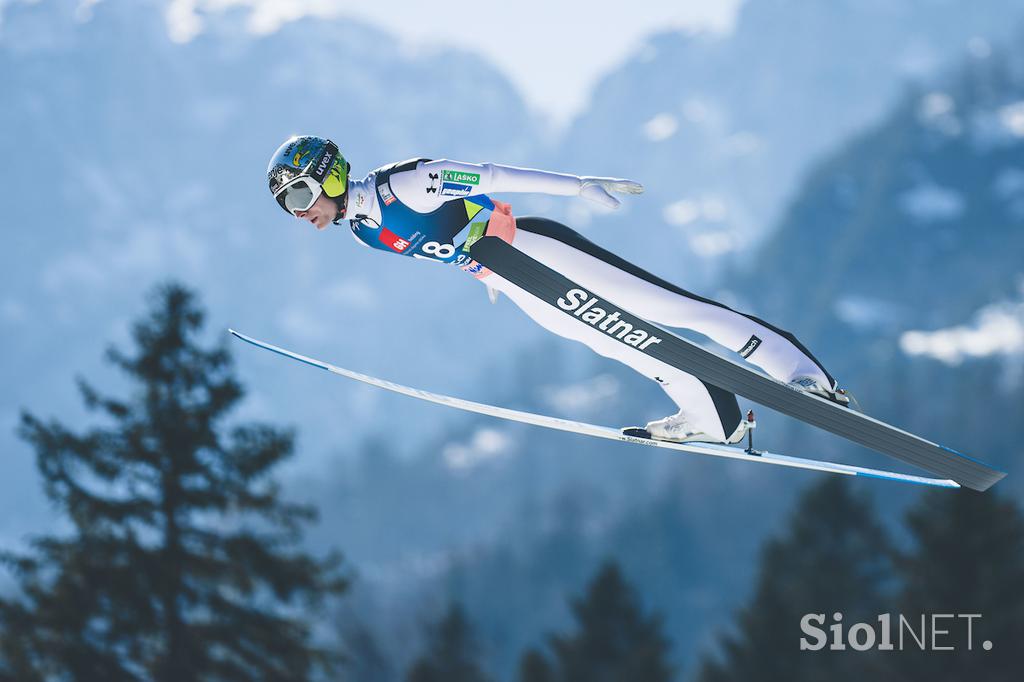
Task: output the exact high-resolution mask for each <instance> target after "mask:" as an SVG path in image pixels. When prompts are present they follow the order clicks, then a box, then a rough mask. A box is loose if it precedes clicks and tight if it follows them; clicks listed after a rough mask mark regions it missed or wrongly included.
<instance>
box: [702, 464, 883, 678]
mask: <svg viewBox="0 0 1024 682" xmlns="http://www.w3.org/2000/svg"><path fill="white" fill-rule="evenodd" d="M890 557H891V550H890V547H889V543H888V540H887V538H886V535H885V533H884V531H883V529H882V527H881V526H880V524H879V523H878V521H877V520H876V519H875V517H874V515H873V512H872V508H871V506H870V504H869V502H868V500H867V499H865V498H863V497H860V496H857V495H854V493H853V491H852V490H851V489H850V485H849V484H848V483H847V482H846V481H845V479H843V478H841V477H839V476H834V477H829V478H826V479H824V480H823V481H822V482H821V483H820V484H819V485H816V486H814V487H812V488H810V489H808V490H807V491H806V492H805V493H804V494H803V496H802V497H801V499H800V500H799V502H798V504H797V507H796V510H795V511H794V513H793V515H792V518H791V519H790V521H789V527H788V528H787V529H786V531H785V532H784V533H783V534H782V535H781V537H778V538H775V539H773V540H770V541H769V542H768V543H767V545H766V546H765V548H764V550H763V551H762V554H761V564H760V568H759V575H758V578H757V581H756V586H755V589H754V594H753V597H752V598H751V600H750V603H749V604H748V605H746V606H745V607H743V608H742V609H741V610H740V612H739V614H738V618H737V623H736V626H735V631H734V632H733V633H732V634H728V635H726V636H723V637H722V638H721V642H720V644H721V646H720V649H721V653H720V655H719V656H717V657H714V658H711V657H708V658H705V659H704V660H703V662H702V666H701V670H700V673H699V675H698V679H699V680H700V682H727V681H732V680H736V681H745V680H755V679H756V680H758V681H759V682H801V681H803V680H807V681H808V682H818V681H819V680H826V679H827V680H830V681H833V682H838V681H842V680H851V681H853V680H861V679H864V678H866V677H870V676H873V674H874V673H875V672H876V671H877V668H876V666H877V665H878V660H877V657H876V655H875V654H874V652H857V651H849V650H847V651H835V652H833V651H830V650H829V649H828V648H827V647H826V649H824V650H820V651H801V650H800V639H801V637H803V636H804V635H803V633H802V631H801V628H800V623H801V619H802V618H803V616H804V615H805V614H810V613H813V614H824V617H825V624H822V625H821V626H820V627H821V628H822V629H826V628H827V625H829V624H831V623H832V622H833V614H834V613H835V612H841V613H842V614H843V620H844V621H845V622H847V623H853V622H861V621H865V622H874V619H875V617H876V616H877V614H879V613H883V612H885V610H886V609H884V608H882V605H883V604H884V603H887V602H886V601H885V599H886V594H887V591H886V588H887V587H888V586H889V584H890V582H891V578H892V573H891V558H890ZM809 641H811V639H810V638H809ZM830 642H831V640H830Z"/></svg>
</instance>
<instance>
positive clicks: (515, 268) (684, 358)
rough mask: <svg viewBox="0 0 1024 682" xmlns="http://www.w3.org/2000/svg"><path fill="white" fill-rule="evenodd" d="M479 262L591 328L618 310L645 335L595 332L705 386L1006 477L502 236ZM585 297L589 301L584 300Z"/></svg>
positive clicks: (921, 456)
mask: <svg viewBox="0 0 1024 682" xmlns="http://www.w3.org/2000/svg"><path fill="white" fill-rule="evenodd" d="M473 258H474V259H475V260H477V261H479V262H480V263H482V264H483V265H484V266H486V267H487V268H489V269H491V270H493V271H494V272H496V273H497V274H498V275H500V276H501V277H503V278H504V279H506V280H508V281H509V282H511V283H512V284H515V285H516V286H518V287H520V288H521V289H523V290H525V291H527V292H529V293H530V294H532V295H534V296H536V297H537V298H539V299H541V300H542V301H544V302H545V303H548V304H549V305H551V306H553V307H554V308H555V309H556V310H561V311H562V312H564V313H565V314H566V315H571V316H574V317H575V318H576V319H577V320H578V321H579V322H580V324H588V323H587V322H585V321H584V320H583V319H582V318H581V317H580V315H577V314H575V313H576V312H577V311H579V310H580V309H581V308H586V309H593V308H598V307H600V308H602V309H603V310H604V311H606V312H607V314H608V315H611V314H612V313H615V312H617V313H618V319H619V320H621V321H622V322H624V323H626V324H628V325H629V326H630V328H631V330H634V331H637V332H643V334H642V335H641V334H629V333H623V334H613V333H611V332H610V331H609V330H610V329H615V327H614V326H612V327H610V328H609V329H600V328H599V327H597V326H596V323H595V324H594V325H591V326H593V327H594V328H595V329H598V330H599V331H603V332H604V333H606V334H608V335H609V336H610V337H611V338H613V339H616V340H618V341H619V342H620V343H623V344H625V345H629V346H631V347H633V348H635V349H637V350H639V351H640V352H643V353H646V354H647V355H649V356H650V357H653V358H655V359H657V360H660V361H661V362H664V363H666V364H668V365H671V366H672V367H675V368H676V369H679V370H682V371H684V372H687V373H689V374H692V375H693V376H695V377H697V378H698V379H700V380H701V381H704V382H706V383H709V384H713V385H715V386H718V387H719V388H722V389H724V390H726V391H731V392H733V393H736V394H738V395H741V396H744V397H745V398H748V399H750V400H753V401H754V402H757V403H760V404H762V405H764V406H766V407H770V408H771V409H773V410H777V411H779V412H782V413H783V414H786V415H789V416H790V417H794V418H795V419H799V420H800V421H803V422H806V423H808V424H811V425H813V426H817V427H819V428H822V429H825V430H826V431H830V432H831V433H834V434H836V435H839V436H843V437H844V438H847V439H849V440H851V441H853V442H855V443H859V444H861V445H863V446H865V447H868V448H871V449H872V450H876V451H878V452H881V453H884V454H886V455H889V456H891V457H895V458H896V459H899V460H902V461H904V462H907V463H908V464H913V465H914V466H917V467H920V468H922V469H924V470H926V471H930V472H932V473H935V474H938V475H940V476H945V477H948V478H950V479H952V480H954V481H956V482H957V483H960V484H961V485H963V486H966V487H968V488H972V489H974V490H987V489H988V488H989V487H991V486H992V484H994V483H995V482H996V481H999V480H1000V479H1001V478H1003V477H1004V476H1005V475H1006V474H1005V473H1004V472H1002V471H998V470H996V469H993V468H992V467H989V466H988V465H986V464H984V463H982V462H979V461H977V460H975V459H972V458H970V457H968V456H966V455H963V454H961V453H959V452H957V451H955V450H951V449H950V448H947V447H945V446H942V445H938V444H936V443H932V442H931V441H928V440H925V439H923V438H921V437H919V436H915V435H914V434H911V433H908V432H906V431H903V430H901V429H898V428H896V427H894V426H890V425H888V424H885V423H883V422H880V421H878V420H877V419H873V418H871V417H868V416H867V415H864V414H861V413H859V412H854V411H853V410H850V409H848V408H846V407H842V406H840V405H837V404H835V403H833V402H831V401H828V400H825V399H824V398H820V397H818V396H814V395H811V394H808V393H806V392H804V391H801V390H798V389H794V388H792V387H790V386H787V385H786V384H783V383H782V382H779V381H776V380H775V379H772V378H771V377H768V376H766V375H764V374H761V373H759V372H756V371H753V370H751V369H748V368H746V367H744V366H743V365H740V364H739V363H737V362H734V361H732V360H728V359H726V358H723V357H720V356H718V355H715V354H714V353H711V352H709V351H706V350H704V349H703V348H701V347H700V346H698V345H697V344H695V343H692V342H690V341H687V340H686V339H682V338H679V337H678V336H675V335H673V334H671V333H670V332H667V331H665V330H663V329H662V328H660V327H658V326H656V325H654V324H651V323H650V322H647V321H645V320H642V319H641V318H638V317H637V316H635V315H633V314H631V313H629V312H627V311H626V310H624V309H623V308H621V307H620V306H617V305H615V304H613V303H610V302H609V301H607V300H606V299H602V298H601V297H600V296H596V295H595V294H593V292H590V291H589V290H588V289H586V288H584V287H581V286H579V285H577V284H576V283H575V282H573V281H572V280H570V279H568V278H566V277H564V276H563V275H561V274H559V273H557V272H555V271H554V270H552V269H551V268H549V267H547V266H546V265H544V264H542V263H539V262H537V261H536V260H534V259H533V258H530V257H529V256H527V255H526V254H524V253H522V252H521V251H519V250H517V249H515V248H513V247H512V246H510V245H509V244H507V243H506V242H503V241H502V240H500V239H498V238H497V237H484V238H482V239H480V240H479V241H477V242H476V243H475V244H473ZM573 290H578V291H579V292H582V294H584V295H585V296H584V295H581V294H580V293H576V294H575V295H573V296H570V295H569V294H570V292H572V291H573ZM580 299H583V301H585V302H578V301H580ZM592 299H594V301H593V302H591V300H592ZM640 336H643V339H642V340H640V341H638V340H637V339H638V337H640ZM630 338H632V342H629V343H627V341H626V340H624V339H630ZM653 339H657V341H653Z"/></svg>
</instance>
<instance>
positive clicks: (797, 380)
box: [789, 376, 850, 407]
mask: <svg viewBox="0 0 1024 682" xmlns="http://www.w3.org/2000/svg"><path fill="white" fill-rule="evenodd" d="M789 385H790V386H791V387H793V388H795V389H797V390H799V391H806V392H807V393H813V394H814V395H817V396H821V397H822V398H825V399H826V400H831V401H832V402H834V403H837V404H839V405H842V406H844V407H846V406H847V405H849V404H850V396H849V395H848V394H847V392H846V389H842V388H839V385H838V384H837V385H835V386H833V387H831V388H829V387H827V386H826V385H825V384H823V383H821V382H820V381H818V380H817V379H815V378H814V377H812V376H798V377H794V378H792V379H790V380H789Z"/></svg>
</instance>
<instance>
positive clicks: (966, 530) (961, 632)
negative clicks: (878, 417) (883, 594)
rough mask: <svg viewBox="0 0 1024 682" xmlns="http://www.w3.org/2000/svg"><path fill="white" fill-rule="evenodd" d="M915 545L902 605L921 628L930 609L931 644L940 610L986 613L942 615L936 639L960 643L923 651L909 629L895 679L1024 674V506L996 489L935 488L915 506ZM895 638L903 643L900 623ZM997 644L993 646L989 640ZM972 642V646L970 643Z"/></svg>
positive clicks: (903, 566) (910, 522)
mask: <svg viewBox="0 0 1024 682" xmlns="http://www.w3.org/2000/svg"><path fill="white" fill-rule="evenodd" d="M907 526H908V528H909V530H910V532H911V538H912V548H911V549H910V550H908V551H906V552H904V553H902V554H900V556H899V558H898V560H897V564H896V565H897V567H898V572H899V575H900V577H901V578H902V583H903V586H904V587H903V598H902V600H901V606H900V612H901V615H902V616H904V617H905V618H906V619H907V621H908V622H909V623H912V624H913V629H914V631H915V632H916V633H917V634H918V637H919V636H920V632H921V623H920V616H921V615H922V614H924V615H925V622H926V627H927V629H928V636H927V638H926V641H925V646H926V647H927V648H929V649H930V647H931V644H932V641H931V632H932V623H931V616H932V615H934V614H955V615H961V614H962V615H972V614H977V615H980V616H981V617H980V618H977V619H971V621H970V622H971V640H972V641H971V642H970V643H968V641H967V639H968V635H967V622H968V621H967V619H964V618H943V619H940V620H939V621H937V625H938V628H939V629H940V630H947V631H948V632H949V634H946V635H940V636H938V638H937V640H936V644H938V645H940V646H955V647H956V649H955V650H954V651H933V650H925V651H921V648H920V646H919V644H918V642H917V641H915V639H913V636H912V635H911V634H910V633H909V632H908V633H906V634H905V636H904V638H903V650H902V651H899V650H897V651H894V652H892V653H891V654H890V656H889V658H890V659H891V663H892V667H893V671H894V675H893V679H911V678H913V679H927V680H929V681H930V682H944V681H946V680H950V681H953V680H967V679H975V680H986V682H1003V681H1007V682H1009V681H1010V680H1019V679H1020V676H1021V670H1022V669H1024V653H1022V651H1021V642H1024V600H1022V599H1021V595H1022V594H1024V513H1022V511H1021V508H1020V506H1019V505H1017V504H1016V503H1015V502H1013V501H1012V500H1008V499H1005V498H1003V497H1002V496H1000V495H999V494H998V493H996V492H995V491H989V492H986V493H975V492H972V491H966V490H961V491H957V492H955V493H954V492H950V491H932V492H930V493H926V494H925V495H923V496H922V498H921V500H920V502H919V503H918V504H917V505H915V506H914V507H912V508H911V509H910V510H909V511H908V513H907ZM893 628H894V633H893V639H894V642H893V644H894V646H896V647H897V649H899V646H900V645H899V639H898V633H897V632H896V625H895V624H894V625H893ZM986 640H987V641H989V642H991V644H992V648H991V650H986V649H985V648H984V646H983V644H984V642H985V641H986ZM968 644H970V647H971V649H970V650H968V648H967V647H968Z"/></svg>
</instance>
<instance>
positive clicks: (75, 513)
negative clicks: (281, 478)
mask: <svg viewBox="0 0 1024 682" xmlns="http://www.w3.org/2000/svg"><path fill="white" fill-rule="evenodd" d="M203 318H204V313H203V311H202V310H201V309H200V308H199V306H198V303H197V301H196V298H195V296H194V294H192V293H191V292H190V291H188V290H187V289H185V288H183V287H181V286H180V285H176V284H167V285H164V286H162V287H159V288H158V289H157V290H156V292H155V294H154V296H153V301H152V308H151V309H150V311H149V313H148V315H147V316H146V317H144V318H143V319H142V320H140V321H139V322H138V323H136V325H135V326H134V329H133V338H134V349H133V351H134V352H133V353H132V354H130V355H126V354H124V353H122V352H121V351H119V350H117V349H111V350H110V351H109V353H108V359H109V360H110V361H111V362H112V363H113V364H114V365H115V366H116V367H118V368H120V369H121V370H123V371H124V373H126V375H127V377H128V378H129V380H130V381H131V383H132V385H133V386H134V388H135V389H136V390H134V391H133V392H132V393H131V394H130V396H129V397H128V398H127V399H123V400H122V399H118V398H113V397H108V396H104V395H101V394H100V393H99V392H98V391H97V390H96V389H94V388H93V387H92V386H91V385H89V384H88V383H86V382H85V381H80V382H79V386H80V389H81V394H82V397H83V399H84V402H85V404H86V405H87V407H88V408H89V409H90V410H91V411H92V412H94V413H99V414H100V415H102V416H103V417H104V418H105V419H104V420H103V422H102V424H101V425H98V426H94V427H91V428H89V429H88V430H86V431H84V432H81V433H76V432H74V431H72V430H71V429H69V428H68V427H66V426H64V425H63V424H61V423H60V422H58V421H56V420H50V421H43V420H41V419H39V418H38V417H36V416H34V415H31V414H28V413H23V415H22V422H21V427H20V435H21V436H22V437H23V438H24V439H25V440H27V441H28V443H29V444H31V446H32V447H33V448H34V450H35V453H36V460H37V466H38V469H39V471H40V473H41V475H42V477H43V481H44V487H45V492H46V494H47V496H48V497H49V499H50V500H51V501H52V502H53V504H54V505H55V506H56V508H57V509H58V510H60V511H61V512H63V513H64V514H66V516H67V518H68V520H69V521H70V526H71V531H70V533H68V534H66V535H62V536H57V535H51V536H45V537H39V538H36V539H34V540H33V541H32V543H31V546H30V547H31V548H30V550H29V551H28V552H27V553H23V554H18V553H5V554H4V555H3V557H2V558H3V559H4V561H5V563H6V564H7V565H8V566H9V567H11V568H12V569H13V572H14V575H15V577H16V579H17V580H18V583H19V587H20V595H18V596H16V597H14V598H11V599H7V600H2V601H0V641H2V642H3V644H2V645H0V676H4V675H6V676H7V677H8V678H11V679H18V680H34V679H66V680H82V681H86V680H89V681H94V680H104V681H107V682H110V681H119V680H132V681H134V680H158V681H167V682H180V681H182V680H198V679H202V680H210V681H219V680H242V679H245V680H283V679H289V680H301V679H307V678H309V677H310V676H311V675H312V674H314V673H315V672H316V671H317V670H318V669H321V668H323V667H325V666H329V664H330V662H331V658H332V657H331V656H329V654H328V653H327V652H326V651H325V650H322V649H321V648H318V647H317V646H315V644H314V642H313V639H312V633H311V628H310V626H309V624H308V623H309V619H308V616H309V615H310V614H311V613H312V612H313V610H312V607H314V606H316V605H319V604H320V603H322V602H323V601H324V600H325V599H326V598H327V597H330V596H331V595H336V594H339V593H341V592H342V591H343V590H344V589H345V580H344V579H343V577H341V575H340V574H339V565H340V564H339V561H340V559H339V557H338V556H336V555H333V554H332V555H329V556H327V557H324V558H322V559H317V558H314V557H312V556H310V555H308V554H306V553H304V552H303V551H301V549H300V548H299V547H298V542H299V541H300V540H301V527H302V526H303V525H304V524H306V523H308V522H309V521H311V520H312V519H313V518H314V510H313V509H311V508H308V507H305V506H301V505H296V504H290V503H287V502H285V501H283V500H282V499H281V497H280V494H279V489H278V486H277V484H276V483H275V482H274V481H273V479H272V478H271V473H272V471H273V470H274V468H275V467H276V466H277V465H278V464H279V463H280V462H282V461H283V460H284V459H286V458H288V457H289V456H290V455H291V454H292V449H293V435H292V433H291V432H289V431H286V430H279V429H276V428H274V427H272V426H270V425H267V424H261V423H247V424H240V425H235V426H234V427H230V425H227V424H225V420H226V418H227V417H228V415H229V413H230V412H231V411H232V409H233V408H234V407H235V406H236V405H237V404H238V402H239V401H240V400H241V399H242V396H243V388H242V386H241V385H240V384H239V382H238V381H237V380H236V379H235V377H234V374H233V367H232V362H231V357H230V355H229V354H228V352H227V350H226V348H225V347H224V346H223V345H221V346H218V347H214V348H210V349H207V348H204V347H201V346H200V345H199V343H198V339H197V335H198V334H199V332H200V330H201V327H202V325H203Z"/></svg>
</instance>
